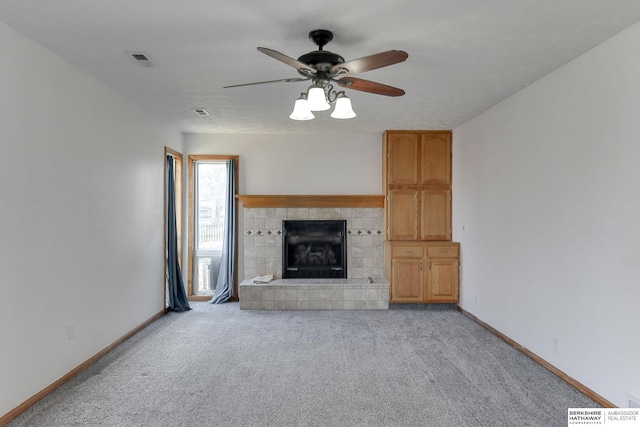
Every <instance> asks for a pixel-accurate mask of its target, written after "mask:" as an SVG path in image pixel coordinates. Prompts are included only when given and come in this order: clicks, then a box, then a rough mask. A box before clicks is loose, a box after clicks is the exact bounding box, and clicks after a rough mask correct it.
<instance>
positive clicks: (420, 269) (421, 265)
mask: <svg viewBox="0 0 640 427" xmlns="http://www.w3.org/2000/svg"><path fill="white" fill-rule="evenodd" d="M422 262H423V261H420V271H422Z"/></svg>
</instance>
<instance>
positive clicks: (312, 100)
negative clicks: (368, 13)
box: [224, 30, 409, 120]
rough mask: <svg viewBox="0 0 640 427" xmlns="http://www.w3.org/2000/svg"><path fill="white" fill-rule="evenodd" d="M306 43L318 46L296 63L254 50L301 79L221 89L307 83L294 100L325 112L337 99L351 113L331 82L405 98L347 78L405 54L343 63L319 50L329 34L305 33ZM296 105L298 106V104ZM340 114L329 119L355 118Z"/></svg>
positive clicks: (264, 50) (392, 89) (392, 53)
mask: <svg viewBox="0 0 640 427" xmlns="http://www.w3.org/2000/svg"><path fill="white" fill-rule="evenodd" d="M309 39H310V40H311V41H313V42H314V43H315V44H316V45H317V46H318V50H315V51H312V52H309V53H306V54H304V55H302V56H300V57H299V58H298V59H294V58H291V57H289V56H287V55H284V54H282V53H280V52H277V51H275V50H272V49H268V48H266V47H259V48H258V50H259V51H260V52H262V53H264V54H265V55H268V56H270V57H272V58H274V59H277V60H278V61H281V62H283V63H285V64H287V65H289V66H291V67H293V68H295V69H296V70H297V71H298V73H299V74H300V75H301V76H302V77H295V78H288V79H279V80H268V81H262V82H255V83H244V84H238V85H231V86H225V87H224V88H225V89H226V88H232V87H240V86H251V85H259V84H265V83H292V82H302V81H307V80H311V82H312V85H311V87H310V88H309V91H308V93H307V94H304V93H303V94H301V97H300V98H298V101H304V104H305V106H304V108H306V106H307V105H306V104H309V105H308V107H309V109H310V110H311V111H322V110H327V109H329V108H330V105H329V103H334V102H336V110H337V109H338V106H339V105H340V104H341V101H340V100H341V99H342V100H343V102H342V104H346V102H347V101H348V104H349V105H348V109H349V110H351V101H350V100H349V98H348V97H347V96H346V95H345V93H344V91H342V92H336V91H334V90H333V85H332V84H331V83H332V82H334V83H336V84H337V85H338V86H341V87H344V88H348V89H353V90H359V91H362V92H369V93H373V94H376V95H385V96H402V95H404V94H405V92H404V90H402V89H399V88H396V87H393V86H388V85H384V84H382V83H377V82H372V81H369V80H364V79H360V78H356V77H351V75H352V74H359V73H363V72H365V71H370V70H375V69H377V68H382V67H386V66H389V65H393V64H397V63H399V62H403V61H405V60H406V59H407V58H408V57H409V55H408V54H407V52H404V51H402V50H388V51H386V52H381V53H377V54H374V55H369V56H365V57H362V58H358V59H353V60H351V61H346V62H345V60H344V58H343V57H342V56H340V55H338V54H336V53H333V52H329V51H327V50H324V49H323V48H324V46H325V45H327V43H329V42H330V41H331V40H332V39H333V33H332V32H331V31H329V30H314V31H311V32H310V33H309ZM298 101H296V108H297V107H298V104H299V103H298ZM307 101H308V102H307ZM300 105H301V106H302V104H301V103H300ZM295 114H296V110H294V113H292V115H291V116H290V117H291V118H292V119H296V120H308V119H311V118H313V115H312V114H310V112H309V113H308V114H307V113H304V114H303V116H304V117H305V118H296V117H294V115H295ZM341 114H342V115H343V116H344V115H346V116H350V117H338V116H340V115H341ZM341 114H337V112H336V111H334V114H332V117H335V118H351V117H355V113H353V110H351V111H350V112H343V113H341ZM303 116H300V117H303Z"/></svg>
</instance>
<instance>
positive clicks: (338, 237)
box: [282, 220, 347, 279]
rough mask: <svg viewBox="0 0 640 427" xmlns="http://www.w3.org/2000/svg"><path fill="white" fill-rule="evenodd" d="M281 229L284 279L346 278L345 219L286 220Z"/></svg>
mask: <svg viewBox="0 0 640 427" xmlns="http://www.w3.org/2000/svg"><path fill="white" fill-rule="evenodd" d="M282 230H283V237H282V238H283V242H282V264H283V265H282V277H283V278H285V279H287V278H307V279H314V278H315V279H323V278H335V279H346V278H347V238H346V235H347V221H346V220H299V221H294V220H284V221H282Z"/></svg>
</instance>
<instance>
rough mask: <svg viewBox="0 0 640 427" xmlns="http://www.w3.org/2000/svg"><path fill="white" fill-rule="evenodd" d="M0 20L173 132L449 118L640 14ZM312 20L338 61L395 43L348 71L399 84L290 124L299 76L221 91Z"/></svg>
mask: <svg viewBox="0 0 640 427" xmlns="http://www.w3.org/2000/svg"><path fill="white" fill-rule="evenodd" d="M0 20H1V21H3V22H4V23H6V24H8V25H9V26H11V27H13V28H15V29H16V30H18V31H20V32H21V33H23V34H25V35H27V36H29V37H30V38H32V39H34V40H36V41H37V42H39V43H40V44H42V45H44V46H47V47H48V48H50V49H51V50H53V51H55V52H57V53H58V54H60V55H61V56H63V57H64V58H66V59H67V60H68V61H69V62H71V63H73V64H75V65H76V66H78V67H79V68H81V69H83V70H85V71H86V72H87V73H89V74H91V75H93V76H95V78H97V79H98V80H101V81H102V82H104V83H105V84H106V85H108V86H110V87H112V88H113V89H115V90H116V91H118V92H120V93H122V94H124V95H125V96H126V97H128V98H129V99H131V100H132V101H133V102H134V103H136V104H137V105H139V106H140V108H141V109H142V110H144V111H147V112H148V113H150V114H151V115H153V116H155V117H156V118H158V119H159V120H162V121H164V122H167V123H170V124H172V125H174V126H176V127H178V128H179V129H180V130H182V131H185V132H217V133H225V132H233V133H325V132H326V133H331V132H343V133H344V132H357V133H359V132H376V133H381V132H382V131H383V130H384V129H452V128H455V127H457V126H459V125H461V124H462V123H464V122H465V121H467V120H469V119H471V118H473V117H474V116H476V115H477V114H479V113H481V112H482V111H484V110H486V109H487V108H489V107H491V106H492V105H494V104H496V103H497V102H499V101H501V100H503V99H505V98H506V97H508V96H510V95H511V94H513V93H514V92H516V91H518V90H520V89H522V88H523V87H525V86H527V85H528V84H530V83H532V82H533V81H535V80H537V79H539V78H541V77H543V76H544V75H546V74H548V73H549V72H551V71H553V70H555V69H557V68H558V67H560V66H562V65H563V64H565V63H567V62H569V61H570V60H572V59H573V58H575V57H577V56H579V55H581V54H582V53H584V52H586V51H587V50H589V49H591V48H592V47H594V46H596V45H598V44H599V43H601V42H603V41H604V40H606V39H608V38H610V37H612V36H613V35H615V34H617V33H619V32H620V31H622V30H624V29H625V28H627V27H629V26H631V25H632V24H634V23H636V22H638V21H640V1H638V0H482V1H479V0H394V1H381V0H377V1H374V0H350V1H345V0H341V1H334V0H325V1H317V0H316V1H311V0H297V1H288V0H277V1H276V0H234V1H220V0H207V1H204V0H55V1H53V0H51V1H44V0H0ZM320 28H322V29H329V30H331V31H333V32H334V39H333V41H332V42H331V43H329V44H328V45H327V46H326V47H325V50H329V51H332V52H335V53H338V54H340V55H342V56H343V57H344V58H345V60H347V61H348V60H350V59H356V58H360V57H363V56H367V55H371V54H374V53H378V52H382V51H386V50H390V49H399V50H405V51H406V52H408V54H409V58H408V59H407V61H406V62H403V63H400V64H396V65H392V66H389V67H386V68H382V69H378V70H373V71H369V72H367V73H363V74H359V75H356V76H357V77H360V78H364V79H367V80H373V81H376V82H380V83H384V84H388V85H391V86H396V87H400V88H402V89H404V90H405V91H406V95H405V96H402V97H397V98H391V97H386V96H380V95H373V94H370V93H365V92H358V91H354V90H348V89H347V94H348V95H349V97H350V98H351V99H352V102H353V108H354V110H355V111H356V113H357V114H358V116H357V117H356V118H355V119H352V120H335V119H331V118H330V117H329V112H320V113H318V114H316V119H315V120H313V121H309V122H296V121H293V120H290V119H289V118H288V116H289V114H290V112H291V110H292V107H293V103H294V100H295V99H296V98H297V97H298V95H299V94H300V92H303V91H305V90H306V88H307V86H308V83H309V82H298V83H273V84H265V85H258V86H247V87H240V88H232V89H223V86H227V85H233V84H240V83H250V82H255V81H264V80H273V79H284V78H290V77H299V75H298V73H297V72H296V70H295V69H293V68H291V67H289V66H287V65H285V64H283V63H281V62H279V61H277V60H275V59H273V58H270V57H268V56H266V55H264V54H262V53H260V52H258V51H257V50H256V47H258V46H263V47H268V48H270V49H274V50H276V51H279V52H281V53H283V54H285V55H287V56H290V57H293V58H297V57H299V56H300V55H302V54H304V53H307V52H309V51H312V50H316V46H315V45H314V44H313V43H312V42H311V41H310V40H309V39H308V33H309V31H311V30H314V29H320ZM128 51H143V52H146V53H147V54H148V55H149V56H150V57H151V59H152V60H153V62H154V64H155V67H153V68H145V67H141V66H139V65H137V64H136V63H135V62H134V61H133V60H132V59H130V57H128V56H127V55H125V52H128ZM630 54H635V53H630ZM43 72H45V70H43ZM192 108H205V109H207V110H208V111H209V112H210V113H211V117H199V116H197V115H196V114H195V113H194V112H193V111H192Z"/></svg>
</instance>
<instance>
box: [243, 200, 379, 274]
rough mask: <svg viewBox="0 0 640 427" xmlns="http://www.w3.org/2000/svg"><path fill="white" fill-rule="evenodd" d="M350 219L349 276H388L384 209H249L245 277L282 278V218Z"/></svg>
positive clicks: (246, 223)
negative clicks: (385, 270)
mask: <svg viewBox="0 0 640 427" xmlns="http://www.w3.org/2000/svg"><path fill="white" fill-rule="evenodd" d="M285 219H286V220H296V219H318V220H327V219H344V220H346V221H347V278H350V279H366V278H368V277H372V278H374V279H375V278H382V277H384V273H383V270H384V235H383V229H384V227H383V225H384V224H383V222H384V212H383V209H382V208H245V209H244V228H243V232H242V235H243V239H244V241H243V243H244V278H246V279H251V278H253V277H255V276H263V275H267V274H273V275H274V277H275V278H277V279H281V278H282V221H283V220H285Z"/></svg>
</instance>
